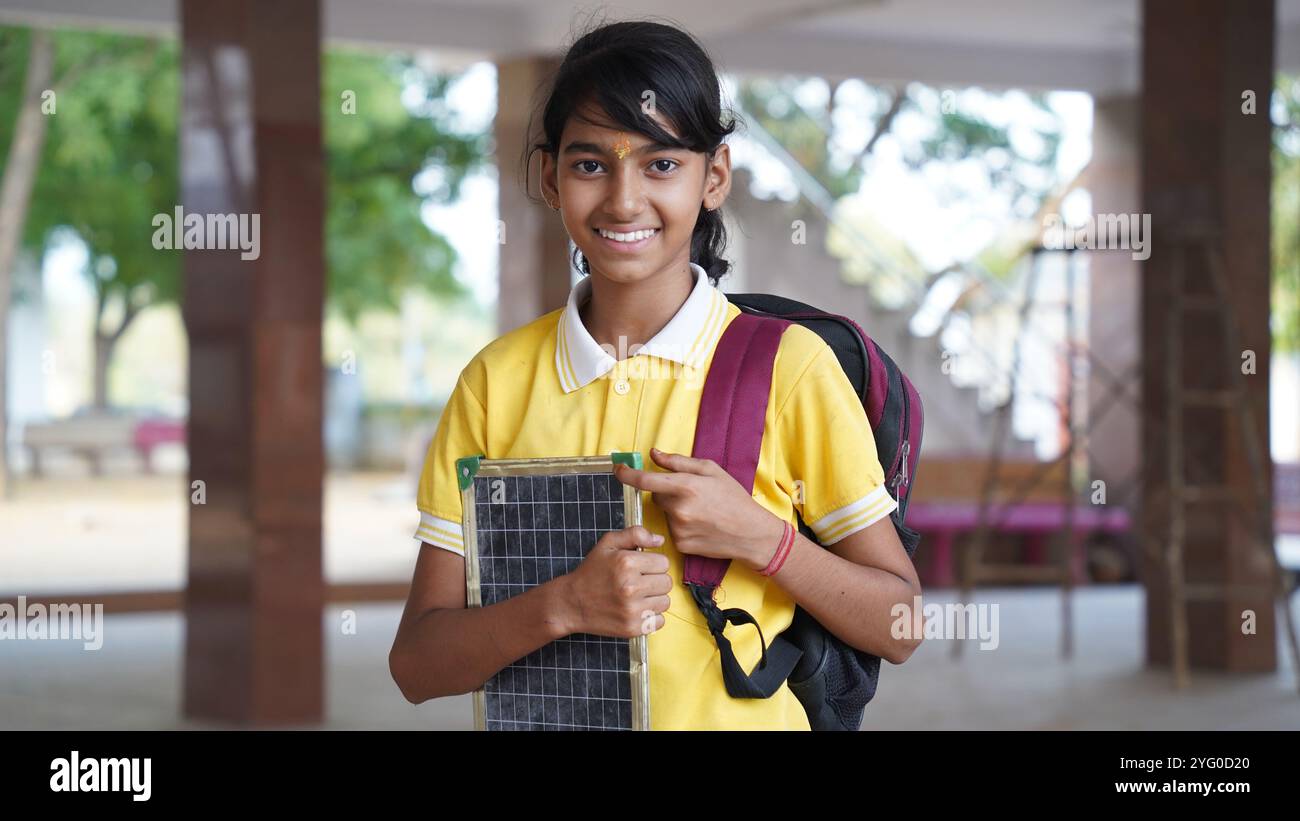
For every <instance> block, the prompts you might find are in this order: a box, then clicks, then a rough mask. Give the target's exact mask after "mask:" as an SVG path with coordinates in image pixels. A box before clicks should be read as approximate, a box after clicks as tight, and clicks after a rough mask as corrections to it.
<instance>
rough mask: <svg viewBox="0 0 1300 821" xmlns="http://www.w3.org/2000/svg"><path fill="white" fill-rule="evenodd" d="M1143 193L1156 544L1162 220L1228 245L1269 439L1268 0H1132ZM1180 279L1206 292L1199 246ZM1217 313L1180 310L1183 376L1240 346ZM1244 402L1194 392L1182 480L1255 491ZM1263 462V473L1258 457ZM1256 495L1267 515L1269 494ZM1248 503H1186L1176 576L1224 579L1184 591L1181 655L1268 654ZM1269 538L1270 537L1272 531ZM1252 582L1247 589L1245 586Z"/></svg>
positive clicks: (1194, 659)
mask: <svg viewBox="0 0 1300 821" xmlns="http://www.w3.org/2000/svg"><path fill="white" fill-rule="evenodd" d="M1143 14H1144V25H1143V35H1142V36H1143V56H1142V77H1143V98H1142V106H1141V116H1142V142H1141V146H1142V149H1141V160H1142V202H1143V210H1144V211H1147V212H1150V213H1151V215H1152V237H1153V248H1152V254H1151V258H1150V259H1149V260H1148V261H1147V262H1146V263H1144V265H1143V270H1142V351H1143V375H1142V396H1143V401H1144V403H1145V405H1146V409H1147V411H1148V415H1147V416H1146V417H1144V419H1143V423H1142V440H1141V441H1142V451H1143V457H1144V460H1145V461H1144V463H1143V489H1142V495H1143V505H1144V513H1145V515H1144V517H1143V520H1144V521H1143V526H1144V536H1145V543H1146V545H1147V546H1148V547H1150V548H1152V549H1153V550H1154V549H1155V548H1158V547H1159V546H1161V545H1163V544H1164V543H1165V539H1166V537H1167V534H1168V522H1169V517H1168V510H1167V506H1166V505H1165V504H1163V500H1164V498H1165V493H1164V491H1165V489H1166V487H1167V477H1168V470H1167V466H1166V461H1165V460H1166V444H1167V433H1166V428H1165V425H1164V423H1163V419H1164V418H1165V414H1166V402H1167V400H1168V397H1167V396H1166V387H1165V382H1166V376H1167V363H1168V361H1169V357H1168V351H1167V350H1166V342H1165V333H1166V323H1167V321H1168V319H1169V316H1170V311H1169V308H1170V293H1171V292H1170V289H1169V282H1170V273H1171V271H1172V270H1173V267H1172V266H1173V265H1174V260H1175V258H1176V254H1175V253H1174V247H1175V235H1176V234H1177V233H1178V232H1179V230H1180V229H1184V228H1186V227H1187V226H1190V225H1194V224H1199V223H1204V224H1208V225H1209V226H1210V227H1211V228H1212V229H1214V230H1216V231H1217V232H1218V234H1219V239H1218V240H1217V241H1216V242H1217V249H1218V250H1219V251H1220V252H1221V253H1223V254H1225V255H1226V267H1227V276H1228V279H1229V281H1230V294H1229V299H1228V303H1229V309H1230V310H1231V311H1232V312H1233V314H1234V316H1235V321H1236V324H1237V326H1238V327H1239V328H1240V329H1241V332H1242V334H1243V336H1242V340H1241V346H1242V347H1244V348H1247V349H1250V350H1252V351H1254V353H1255V360H1256V370H1255V373H1254V374H1253V375H1251V376H1247V377H1246V382H1247V385H1248V391H1249V393H1250V395H1251V399H1252V400H1253V405H1252V407H1253V412H1254V415H1255V428H1256V430H1257V431H1259V432H1260V437H1259V438H1260V439H1261V440H1262V441H1261V442H1260V445H1261V447H1262V451H1263V453H1264V454H1265V458H1266V459H1267V454H1268V442H1267V436H1268V429H1269V425H1268V384H1269V346H1270V335H1269V264H1270V261H1269V189H1270V176H1271V175H1270V171H1271V168H1270V130H1271V126H1270V122H1269V114H1268V101H1269V97H1270V92H1271V89H1272V87H1273V38H1274V25H1275V24H1274V3H1273V2H1272V0H1256V2H1250V3H1240V2H1233V1H1232V0H1145V2H1144V3H1143ZM1247 91H1250V92H1253V93H1254V95H1255V99H1256V109H1255V113H1253V114H1250V113H1243V111H1242V104H1243V94H1244V93H1245V92H1247ZM1186 281H1187V284H1186V288H1185V290H1186V291H1188V292H1192V293H1199V294H1204V295H1210V294H1212V293H1213V292H1212V290H1211V286H1210V279H1209V275H1208V268H1207V264H1206V260H1205V257H1204V255H1201V254H1196V253H1193V252H1190V251H1189V253H1188V256H1187V265H1186ZM1222 328H1223V323H1222V322H1221V321H1219V319H1218V318H1217V312H1216V311H1215V310H1213V309H1212V307H1211V308H1209V309H1207V308H1201V309H1198V310H1194V311H1187V312H1185V315H1184V333H1183V334H1182V339H1181V346H1182V360H1183V363H1184V367H1183V369H1182V373H1181V374H1179V381H1180V382H1181V383H1182V384H1183V385H1184V386H1185V387H1189V388H1201V389H1210V390H1213V389H1222V388H1225V387H1228V386H1229V385H1231V384H1232V383H1231V382H1230V381H1229V377H1230V376H1231V375H1232V371H1231V370H1230V369H1239V368H1240V367H1241V362H1242V360H1241V353H1242V352H1241V351H1239V350H1230V349H1229V346H1228V344H1227V342H1226V340H1225V338H1224V333H1223V330H1222ZM1247 412H1249V411H1245V410H1241V409H1232V410H1223V409H1217V408H1212V407H1205V408H1198V409H1195V410H1190V411H1188V412H1187V413H1186V414H1185V415H1184V418H1185V423H1184V436H1183V437H1182V446H1183V451H1184V453H1185V454H1186V469H1185V471H1184V474H1185V478H1186V481H1187V482H1188V483H1191V484H1198V485H1200V484H1204V485H1212V484H1221V483H1226V484H1227V485H1229V486H1230V487H1231V488H1232V489H1233V490H1235V491H1236V492H1237V493H1238V494H1239V495H1240V497H1241V498H1242V499H1252V498H1253V497H1254V487H1253V482H1252V480H1253V478H1254V477H1253V476H1252V475H1251V472H1250V466H1249V463H1248V461H1247V458H1246V452H1245V449H1244V447H1243V445H1242V437H1241V435H1240V433H1239V431H1238V429H1237V427H1236V425H1237V423H1238V421H1239V419H1240V417H1242V416H1243V415H1244V414H1245V413H1247ZM1265 473H1267V474H1268V475H1267V476H1265V477H1264V479H1265V482H1266V484H1267V486H1268V487H1272V477H1271V465H1269V464H1267V463H1266V464H1265ZM1265 504H1266V505H1267V506H1268V508H1269V510H1268V511H1266V513H1267V514H1268V515H1270V519H1271V505H1270V504H1268V500H1267V499H1266V500H1265ZM1252 512H1253V511H1252V508H1249V507H1246V505H1245V504H1244V503H1243V502H1233V503H1226V504H1225V503H1212V502H1198V503H1197V504H1194V505H1191V506H1190V507H1189V512H1188V516H1187V519H1186V522H1187V539H1186V547H1185V551H1184V552H1185V556H1186V567H1187V572H1186V577H1187V579H1188V581H1189V582H1191V583H1193V584H1196V583H1216V584H1221V585H1222V584H1228V585H1233V589H1232V590H1231V591H1228V592H1223V593H1221V594H1220V595H1219V596H1217V597H1215V598H1209V599H1204V600H1200V601H1194V602H1192V603H1191V604H1190V605H1189V607H1188V614H1189V618H1188V629H1189V651H1190V662H1191V664H1192V665H1193V666H1194V667H1201V668H1210V669H1217V670H1231V671H1270V670H1273V669H1275V668H1276V663H1277V660H1276V657H1275V656H1276V647H1275V644H1276V629H1277V625H1276V620H1275V613H1276V609H1275V607H1274V599H1273V597H1272V595H1271V593H1270V590H1269V587H1270V583H1271V580H1272V567H1271V564H1270V562H1269V561H1267V559H1266V558H1264V557H1262V556H1261V554H1260V553H1259V551H1257V550H1256V548H1255V547H1254V545H1252V544H1251V539H1252V536H1253V533H1252V527H1253V523H1252V520H1251V514H1252ZM1270 547H1271V543H1270ZM1144 570H1145V574H1144V576H1145V582H1146V585H1147V600H1146V603H1147V660H1148V662H1149V663H1151V664H1155V665H1165V664H1168V663H1169V660H1170V658H1171V655H1170V639H1169V635H1170V617H1169V605H1168V595H1167V587H1166V583H1167V582H1166V579H1167V576H1166V574H1165V572H1164V569H1163V567H1162V565H1161V564H1160V563H1158V562H1156V561H1154V560H1153V558H1152V557H1149V560H1148V561H1147V563H1146V566H1145V568H1144ZM1250 590H1254V591H1255V592H1249V591H1250ZM1246 611H1253V612H1254V614H1255V628H1256V631H1255V632H1254V633H1250V634H1243V631H1242V626H1243V614H1245V613H1246Z"/></svg>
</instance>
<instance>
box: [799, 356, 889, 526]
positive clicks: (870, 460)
mask: <svg viewBox="0 0 1300 821" xmlns="http://www.w3.org/2000/svg"><path fill="white" fill-rule="evenodd" d="M819 348H820V350H818V352H817V353H816V354H815V355H814V356H813V357H812V359H811V361H810V362H809V363H808V365H807V367H805V368H804V370H803V372H802V373H801V374H800V375H799V376H798V378H797V379H796V381H795V384H794V386H793V387H792V388H791V389H790V392H789V394H788V395H787V397H786V399H785V401H784V404H783V405H782V406H781V407H780V408H778V411H777V419H776V424H777V426H778V430H779V434H780V435H779V451H778V454H777V483H778V484H779V485H780V486H781V487H782V488H783V489H785V490H786V492H787V493H789V494H790V498H791V499H792V500H793V501H794V505H795V509H796V510H798V511H799V515H800V516H801V517H802V518H803V520H804V522H805V523H806V524H807V525H808V526H809V527H810V528H812V530H813V532H814V533H816V534H817V539H818V541H820V542H821V543H822V544H823V545H830V544H834V543H835V542H838V541H839V540H841V539H843V538H844V537H846V536H849V535H850V534H853V533H856V532H857V531H859V530H862V529H863V528H865V527H867V526H868V525H871V524H873V523H875V522H876V521H878V520H880V519H882V518H884V517H885V516H888V515H889V514H890V512H891V511H893V510H894V509H895V508H896V507H898V504H897V502H895V501H894V499H893V498H892V497H891V496H890V495H889V492H888V490H886V489H885V477H884V471H883V470H882V469H881V466H880V459H879V458H878V457H877V456H876V440H875V435H874V434H873V433H872V430H871V423H870V422H868V421H867V413H866V410H865V409H864V408H863V407H862V401H861V400H860V399H859V398H858V396H857V394H856V393H855V392H854V390H853V384H852V383H851V382H849V378H848V376H847V375H846V374H845V373H844V370H843V369H842V368H841V367H840V364H839V360H838V359H837V358H836V357H835V353H834V351H832V350H831V349H830V347H829V346H827V345H826V344H825V343H824V342H823V343H821V344H820V346H819Z"/></svg>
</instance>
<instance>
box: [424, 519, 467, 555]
mask: <svg viewBox="0 0 1300 821" xmlns="http://www.w3.org/2000/svg"><path fill="white" fill-rule="evenodd" d="M415 538H417V539H419V540H420V541H422V542H425V543H426V544H431V545H433V546H434V547H441V548H442V549H443V550H450V551H451V552H452V553H458V554H460V555H461V556H464V555H465V535H464V532H463V531H462V530H461V526H460V522H453V521H451V520H450V519H442V518H439V517H437V516H433V515H431V514H429V513H425V512H424V511H423V510H421V511H420V527H419V528H418V529H417V530H416V531H415Z"/></svg>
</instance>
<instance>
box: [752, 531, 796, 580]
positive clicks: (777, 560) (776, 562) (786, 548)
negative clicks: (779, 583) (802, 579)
mask: <svg viewBox="0 0 1300 821" xmlns="http://www.w3.org/2000/svg"><path fill="white" fill-rule="evenodd" d="M793 546H794V528H793V527H791V525H790V523H789V522H785V531H784V532H783V533H782V534H781V543H780V544H778V545H777V546H776V554H775V555H773V556H772V561H770V562H768V563H767V567H765V568H763V569H762V570H760V571H758V572H759V573H760V574H761V575H763V576H771V575H773V574H774V573H776V571H778V570H780V569H781V565H783V564H785V558H786V556H788V555H790V548H791V547H793Z"/></svg>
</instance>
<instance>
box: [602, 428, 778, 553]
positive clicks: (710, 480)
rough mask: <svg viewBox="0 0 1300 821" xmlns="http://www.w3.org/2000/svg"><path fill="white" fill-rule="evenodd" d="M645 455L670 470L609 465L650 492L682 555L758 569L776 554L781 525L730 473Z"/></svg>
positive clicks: (705, 462)
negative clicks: (736, 563)
mask: <svg viewBox="0 0 1300 821" xmlns="http://www.w3.org/2000/svg"><path fill="white" fill-rule="evenodd" d="M650 458H652V459H653V460H654V461H655V464H657V465H659V466H660V467H663V468H666V469H667V470H668V471H669V472H667V473H660V472H653V471H646V470H637V469H636V468H631V467H628V466H627V465H623V464H618V465H615V466H614V476H615V478H617V479H618V480H619V481H620V482H622V483H623V484H625V485H631V486H632V487H635V488H637V489H639V490H646V491H650V498H651V499H652V500H653V501H654V503H655V504H656V505H658V506H659V509H660V510H662V511H663V512H664V515H665V516H666V517H667V519H668V529H669V531H670V532H671V533H672V537H673V543H674V544H675V545H676V546H677V549H678V550H680V551H681V552H682V553H687V554H692V555H697V556H709V557H712V558H718V559H733V560H739V561H742V562H745V563H746V564H747V565H749V567H750V568H752V569H754V570H762V569H763V568H764V567H766V566H767V563H768V562H769V561H771V559H772V556H773V555H774V554H775V553H776V548H777V545H778V544H779V543H780V541H781V536H782V534H783V533H784V532H785V524H784V523H782V521H781V520H780V519H779V518H777V517H776V516H774V515H772V513H770V512H768V510H767V509H765V508H764V507H763V506H762V505H760V504H759V503H758V502H756V501H754V497H753V496H751V495H750V494H748V493H746V492H745V488H743V487H741V484H740V483H739V482H737V481H736V480H735V479H733V478H732V476H731V474H729V473H727V472H726V471H725V470H723V469H722V466H721V465H719V464H718V463H717V462H715V461H713V460H712V459H695V458H693V457H690V456H683V455H682V454H679V453H664V452H663V451H660V450H658V449H657V448H651V449H650Z"/></svg>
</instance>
